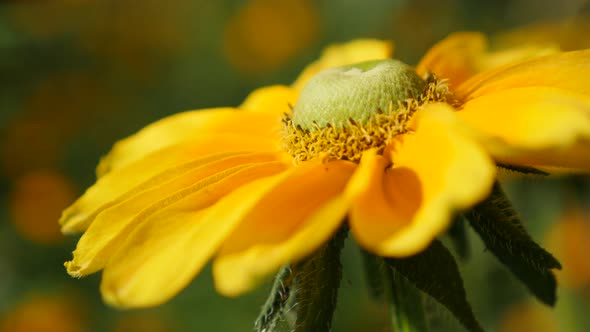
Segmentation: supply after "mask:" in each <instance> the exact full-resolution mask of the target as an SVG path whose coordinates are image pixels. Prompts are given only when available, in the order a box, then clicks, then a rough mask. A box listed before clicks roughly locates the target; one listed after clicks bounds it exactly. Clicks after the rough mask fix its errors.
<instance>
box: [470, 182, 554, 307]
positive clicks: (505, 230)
mask: <svg viewBox="0 0 590 332" xmlns="http://www.w3.org/2000/svg"><path fill="white" fill-rule="evenodd" d="M465 216H466V217H467V219H468V220H469V223H470V224H471V226H472V227H473V229H474V230H475V231H476V232H477V233H478V234H479V236H480V237H481V239H482V240H483V242H484V244H485V245H486V247H487V248H488V250H490V251H491V252H492V253H494V255H496V257H497V258H498V260H500V262H502V263H503V264H504V265H506V267H508V269H510V271H511V272H512V273H513V274H514V275H515V276H516V277H517V278H518V279H520V281H522V282H523V283H524V284H525V285H526V286H527V287H528V289H529V290H530V291H531V293H533V294H534V295H535V296H536V297H537V298H538V299H539V300H540V301H541V302H543V303H545V304H548V305H551V306H552V305H554V304H555V301H556V289H557V281H556V280H555V276H554V275H553V273H552V272H551V269H561V264H560V263H559V261H557V259H555V257H553V255H551V254H550V253H548V252H547V251H545V250H544V249H543V248H541V247H540V246H539V245H538V244H537V243H535V242H534V241H533V239H531V237H530V235H529V234H528V233H527V231H526V229H525V228H524V226H523V225H522V223H521V222H520V219H519V218H518V216H517V214H516V212H515V211H514V208H513V207H512V205H511V204H510V201H509V200H508V199H507V198H506V195H504V192H503V191H502V188H501V187H500V185H499V184H498V183H496V184H495V185H494V188H493V191H492V193H491V195H490V196H489V197H488V198H487V199H486V200H485V201H483V202H482V203H480V204H478V205H477V206H476V207H475V208H473V209H472V210H471V211H470V212H468V213H467V214H466V215H465Z"/></svg>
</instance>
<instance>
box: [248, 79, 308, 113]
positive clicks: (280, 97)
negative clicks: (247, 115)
mask: <svg viewBox="0 0 590 332" xmlns="http://www.w3.org/2000/svg"><path fill="white" fill-rule="evenodd" d="M298 96H299V93H298V92H297V91H296V90H294V89H292V88H290V87H288V86H284V85H273V86H268V87H264V88H260V89H257V90H255V91H254V92H252V93H250V95H248V97H247V98H246V100H244V102H243V103H242V105H240V109H243V110H246V111H252V112H263V113H268V114H271V115H275V116H277V117H280V116H281V115H283V114H285V113H291V108H292V107H293V106H294V105H295V102H296V101H297V97H298Z"/></svg>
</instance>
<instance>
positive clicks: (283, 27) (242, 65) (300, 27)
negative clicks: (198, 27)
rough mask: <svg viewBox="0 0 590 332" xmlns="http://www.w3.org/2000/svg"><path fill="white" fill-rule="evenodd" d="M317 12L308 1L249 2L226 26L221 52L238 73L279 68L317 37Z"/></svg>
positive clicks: (260, 0) (253, 0)
mask: <svg viewBox="0 0 590 332" xmlns="http://www.w3.org/2000/svg"><path fill="white" fill-rule="evenodd" d="M319 26H320V24H319V14H318V9H317V8H316V5H315V3H314V2H313V1H309V0H284V1H272V0H270V1H269V0H250V1H248V2H246V4H245V5H244V6H243V7H242V8H240V10H239V11H238V12H237V14H236V15H235V16H234V17H233V18H232V19H231V20H230V21H228V23H227V26H226V28H225V34H224V41H223V42H224V52H225V55H226V57H227V59H228V60H229V62H230V63H231V64H232V65H233V66H234V67H235V68H236V69H237V70H238V71H240V72H243V73H247V74H260V73H261V72H268V71H272V70H275V69H277V68H279V67H281V66H283V65H284V64H285V63H286V62H287V61H289V60H291V59H292V58H293V57H294V56H296V55H297V54H298V53H300V52H301V51H302V50H303V49H304V48H306V47H308V46H309V45H310V44H311V43H312V42H313V41H315V39H316V38H317V37H318V30H319Z"/></svg>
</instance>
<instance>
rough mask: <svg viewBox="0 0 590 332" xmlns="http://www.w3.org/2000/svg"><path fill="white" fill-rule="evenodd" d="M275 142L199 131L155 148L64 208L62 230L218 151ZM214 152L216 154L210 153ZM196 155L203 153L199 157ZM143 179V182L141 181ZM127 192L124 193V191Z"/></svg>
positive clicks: (267, 147) (265, 147)
mask: <svg viewBox="0 0 590 332" xmlns="http://www.w3.org/2000/svg"><path fill="white" fill-rule="evenodd" d="M276 145H277V143H276V142H274V141H270V140H268V139H265V138H261V137H259V136H244V135H233V134H225V135H223V134H209V135H202V136H201V137H200V138H199V139H198V140H193V141H189V142H187V143H182V144H177V145H173V146H170V147H167V148H164V149H161V150H158V151H155V152H153V153H151V154H149V155H147V156H145V157H144V158H142V159H139V160H137V161H135V162H133V163H130V164H128V165H126V166H124V167H121V168H118V169H117V170H114V171H112V172H109V173H108V174H105V175H104V176H102V177H101V178H99V179H98V180H97V182H96V183H95V184H94V185H93V186H92V187H90V188H88V190H87V191H86V192H85V193H84V195H82V197H80V198H79V199H78V200H77V201H76V202H75V203H74V204H73V205H72V206H70V207H69V208H68V209H66V210H65V211H64V212H63V214H62V217H61V219H60V224H61V225H62V231H63V232H65V233H72V232H79V231H83V230H84V229H86V227H88V225H89V223H90V222H91V221H92V218H93V216H94V215H95V214H96V213H97V212H98V211H99V210H101V209H104V207H105V205H109V202H112V201H116V200H117V199H118V198H119V197H120V196H122V195H123V197H126V196H129V195H132V194H135V193H137V192H139V191H142V190H144V189H145V188H146V187H149V186H152V185H153V184H155V183H159V182H161V181H165V180H167V179H169V178H170V177H173V176H176V175H177V174H178V173H179V172H181V171H182V170H183V169H184V170H187V169H190V168H191V167H197V166H199V165H200V164H203V163H206V162H209V161H211V160H212V159H215V158H217V157H218V156H219V154H220V153H221V154H223V153H224V152H225V153H236V152H245V151H275V150H276V149H277V146H276ZM212 154H217V156H211V155H212ZM198 156H204V157H201V158H198ZM144 183H145V184H144ZM126 193H127V194H126Z"/></svg>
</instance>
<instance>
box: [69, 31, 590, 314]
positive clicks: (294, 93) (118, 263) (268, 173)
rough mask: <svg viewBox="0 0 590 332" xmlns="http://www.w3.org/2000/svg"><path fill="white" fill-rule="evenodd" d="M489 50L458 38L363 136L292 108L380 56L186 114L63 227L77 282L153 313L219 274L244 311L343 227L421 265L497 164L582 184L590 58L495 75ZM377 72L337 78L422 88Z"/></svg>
mask: <svg viewBox="0 0 590 332" xmlns="http://www.w3.org/2000/svg"><path fill="white" fill-rule="evenodd" d="M484 43H485V41H484V39H483V38H482V36H481V35H480V34H477V33H460V34H455V35H451V36H450V37H448V38H447V39H445V40H443V41H442V42H440V43H439V44H438V45H435V46H434V47H433V48H432V49H431V50H430V51H429V52H428V54H426V55H425V57H424V59H423V60H422V62H421V63H419V64H418V66H417V69H416V70H417V73H418V74H419V75H420V76H421V77H423V78H424V79H425V80H424V81H420V82H422V83H420V82H418V83H415V85H416V86H409V87H408V89H407V91H406V90H405V89H400V91H401V92H400V93H402V94H403V93H406V95H404V96H405V97H400V98H401V99H402V100H397V101H396V100H392V101H391V102H390V105H389V109H388V110H385V111H384V110H383V107H380V109H379V110H375V111H376V112H373V113H370V117H369V119H365V120H363V121H360V120H359V119H352V121H348V122H346V121H344V122H346V123H341V122H338V121H340V120H338V118H337V117H333V118H330V116H331V114H327V116H328V117H329V119H326V122H328V124H326V125H324V124H323V123H317V121H316V120H313V121H316V122H315V123H314V122H313V121H308V122H306V121H304V120H302V119H301V117H302V114H307V115H306V116H311V117H312V118H313V117H314V116H316V115H317V114H316V113H314V112H313V104H312V109H311V113H309V112H310V111H309V108H305V109H306V111H305V112H308V113H305V112H303V111H302V112H303V113H299V114H297V112H298V111H297V108H298V107H299V109H304V108H303V106H301V105H308V104H309V103H307V101H309V100H307V101H306V102H302V100H303V99H305V98H307V97H304V96H307V95H308V93H310V94H311V97H309V98H316V97H318V96H317V94H315V95H314V93H313V91H312V92H309V91H307V92H306V89H305V86H307V85H313V84H317V80H316V81H314V80H315V78H317V77H324V76H323V75H325V73H334V71H328V72H326V71H322V70H324V69H327V68H332V67H338V66H343V65H348V64H353V63H359V62H363V61H367V60H379V59H386V58H389V57H390V56H391V53H392V46H391V45H390V44H389V43H386V42H380V41H375V40H359V41H354V42H351V43H348V44H345V45H339V46H332V47H330V48H328V49H327V50H326V51H325V52H324V54H323V56H322V57H321V58H320V59H319V60H318V61H317V62H315V63H313V64H311V65H310V66H309V67H308V68H306V69H305V70H304V72H303V73H302V75H301V76H300V77H299V78H298V79H297V80H296V81H295V83H294V84H293V85H292V86H291V87H287V86H271V87H266V88H262V89H260V90H257V91H254V92H253V93H252V94H251V95H250V96H249V97H248V98H247V99H246V101H245V102H244V103H243V104H242V105H241V106H239V107H238V108H236V109H234V108H219V109H208V110H199V111H192V112H186V113H180V114H177V115H174V116H171V117H169V118H166V119H163V120H161V121H158V122H156V123H154V124H151V125H149V126H148V127H146V128H145V129H143V130H141V131H140V132H138V133H137V134H135V135H133V136H131V137H129V138H127V139H125V140H123V141H120V142H118V143H117V144H116V145H115V146H114V148H113V150H112V151H111V152H110V153H109V154H108V155H107V156H106V157H105V158H104V159H103V160H102V161H101V163H100V165H99V167H98V180H97V182H96V184H94V185H93V186H92V187H90V188H89V189H88V190H87V192H86V193H85V194H84V195H83V196H82V197H81V198H80V199H79V200H78V201H77V202H75V203H74V205H73V206H71V207H70V208H69V209H67V210H66V211H65V212H64V214H63V217H62V219H61V225H62V230H63V231H64V232H66V233H74V232H81V231H84V234H83V236H82V237H81V238H80V240H79V242H78V245H77V248H76V250H75V251H74V257H73V260H72V261H70V262H67V263H66V266H67V269H68V272H69V273H70V274H71V275H73V276H84V275H87V274H90V273H94V272H97V271H99V270H104V272H103V276H102V284H101V291H102V294H103V297H104V299H105V300H106V301H107V302H108V303H110V304H112V305H116V306H121V307H144V306H152V305H157V304H160V303H162V302H165V301H167V300H168V299H170V298H171V297H173V296H174V295H176V294H177V293H178V292H179V291H181V290H182V289H183V288H184V287H186V286H187V285H188V284H189V283H190V281H191V280H192V279H193V278H194V277H195V275H197V274H198V273H199V272H200V271H201V270H202V269H203V267H204V266H205V265H206V263H207V262H209V261H210V260H212V261H213V275H214V279H215V284H216V288H217V290H218V291H219V292H220V293H222V294H224V295H227V296H237V295H240V294H242V293H244V292H246V291H248V290H250V289H252V288H253V287H255V286H256V285H257V284H258V283H259V282H260V280H263V279H264V278H266V277H267V276H268V275H269V274H272V273H273V272H276V271H277V270H278V268H279V267H280V266H282V265H284V264H289V263H293V262H297V261H298V260H300V259H302V258H304V257H306V256H308V255H310V254H311V253H313V252H314V251H315V250H316V249H317V248H318V247H320V246H321V245H322V244H323V243H324V242H326V241H327V240H328V239H329V238H330V237H331V236H332V235H333V234H334V233H335V232H336V231H337V230H338V229H339V227H340V226H341V224H342V222H343V220H344V219H346V218H347V219H348V223H349V225H350V230H351V233H352V235H353V236H354V238H355V240H356V241H357V242H358V243H359V244H360V245H361V246H362V247H364V248H365V249H367V250H369V251H371V252H373V253H376V254H377V255H380V256H387V257H406V256H410V255H413V254H416V253H418V252H420V251H421V250H423V249H424V248H426V247H427V246H428V245H429V244H430V243H431V242H432V241H433V240H434V239H435V238H436V237H437V236H438V235H440V234H441V233H442V232H443V231H445V230H446V229H447V227H448V226H449V224H450V222H451V219H452V216H453V215H454V214H455V213H456V212H458V211H462V210H466V209H469V208H470V207H472V206H474V205H475V204H477V203H479V202H480V201H482V200H483V199H485V198H486V197H487V196H488V195H489V193H490V191H491V188H492V185H493V183H494V181H495V175H496V163H499V164H502V165H505V166H510V167H521V166H526V167H536V168H543V169H551V168H557V167H559V168H567V169H588V167H590V51H577V52H568V53H555V54H553V55H550V56H544V57H536V56H532V55H531V54H528V55H527V56H525V57H523V56H522V54H521V53H519V54H517V55H516V58H514V57H512V58H511V60H510V59H508V58H506V57H504V58H503V59H504V60H503V62H506V63H505V64H502V65H499V66H497V67H494V68H487V67H486V65H485V64H486V63H487V62H486V59H487V57H489V56H491V54H489V53H487V52H486V50H485V46H484ZM535 54H536V53H535ZM523 58H532V60H527V61H520V60H522V59H523ZM514 59H517V60H518V61H516V62H514V61H512V60H514ZM509 60H510V61H509ZM384 63H385V64H384V65H382V62H372V63H370V64H367V63H364V64H362V65H359V66H356V67H355V66H352V67H344V68H340V69H336V72H335V73H336V75H339V74H338V73H341V72H344V73H345V74H346V75H348V74H351V75H352V76H354V75H357V74H359V73H361V74H362V73H364V70H365V69H366V72H367V73H369V72H370V73H373V72H374V71H373V70H372V69H373V68H377V69H378V68H381V67H386V66H388V65H389V64H391V66H393V67H395V68H402V71H403V75H405V76H404V77H405V78H408V79H409V80H410V81H411V80H414V78H412V77H413V76H412V75H414V76H416V77H418V76H417V75H416V74H414V73H413V72H412V73H410V72H408V70H407V69H403V68H406V67H404V66H403V65H400V64H397V62H395V63H394V62H392V61H390V62H384ZM392 63H393V64H392ZM359 68H360V69H359ZM362 68H365V69H362ZM408 68H409V67H408ZM320 71H322V72H321V73H320ZM430 72H432V73H434V75H435V76H436V77H437V78H436V77H435V76H433V75H431V74H429V73H430ZM318 73H320V74H319V75H318ZM353 74H354V75H353ZM359 75H360V74H359ZM312 77H313V79H312ZM310 80H311V81H313V82H315V83H310V82H311V81H310ZM445 80H447V81H445ZM445 82H448V83H445ZM308 83H309V84H308ZM395 84H397V83H395ZM412 84H414V83H412ZM418 86H420V87H421V89H418ZM361 88H364V86H361ZM412 89H414V90H415V91H418V90H419V91H421V93H419V94H418V95H416V94H415V93H414V92H412V91H410V90H412ZM417 89H418V90H417ZM308 90H309V89H308ZM300 93H301V95H302V97H301V99H300V100H298V98H299V95H300ZM369 94H370V93H369ZM339 96H341V95H339ZM339 96H337V97H339ZM344 97H347V96H343V98H344ZM320 99H321V98H320ZM291 105H294V106H295V109H296V111H295V112H294V113H292V112H291ZM371 105H372V104H368V105H365V106H367V107H368V108H370V107H371ZM308 106H309V105H308ZM362 106H363V105H361V108H362ZM306 107H307V106H306ZM394 108H395V110H394ZM284 114H286V115H284ZM365 115H366V114H365ZM281 119H282V120H281ZM355 120H356V121H355ZM298 121H299V122H298ZM297 122H298V123H297ZM305 127H307V128H305ZM302 142H303V143H302ZM309 146H313V149H311V148H309ZM318 149H319V150H318Z"/></svg>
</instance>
